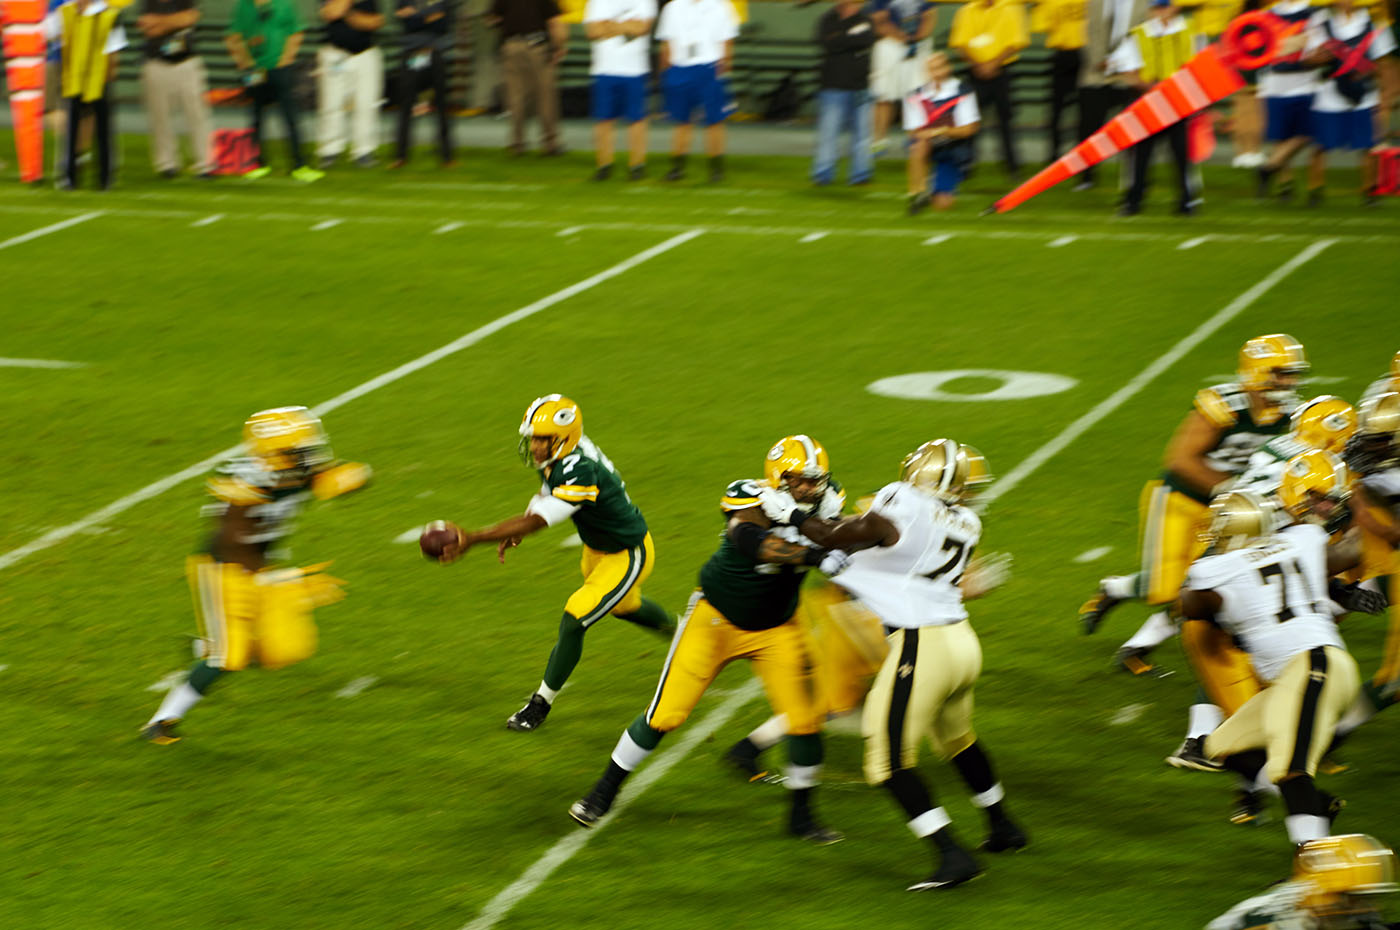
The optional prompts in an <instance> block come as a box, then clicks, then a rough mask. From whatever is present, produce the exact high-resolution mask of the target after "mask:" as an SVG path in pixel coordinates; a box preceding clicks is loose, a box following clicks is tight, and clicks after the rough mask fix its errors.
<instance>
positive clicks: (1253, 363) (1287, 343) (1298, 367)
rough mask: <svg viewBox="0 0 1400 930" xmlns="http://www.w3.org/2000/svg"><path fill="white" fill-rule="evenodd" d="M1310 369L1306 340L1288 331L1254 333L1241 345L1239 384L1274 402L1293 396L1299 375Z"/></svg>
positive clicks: (1281, 401) (1279, 402)
mask: <svg viewBox="0 0 1400 930" xmlns="http://www.w3.org/2000/svg"><path fill="white" fill-rule="evenodd" d="M1307 371H1308V359H1307V356H1306V355H1305V354H1304V352H1303V344H1302V343H1300V342H1299V341H1298V340H1297V339H1294V338H1293V337H1292V336H1290V335H1288V334H1287V333H1274V334H1272V335H1269V336H1255V337H1254V338H1253V339H1251V340H1249V341H1248V342H1246V343H1245V344H1244V346H1243V348H1241V349H1240V364H1239V379H1240V384H1241V385H1242V386H1243V387H1244V389H1245V390H1247V391H1251V392H1254V393H1257V394H1260V395H1262V396H1263V398H1264V399H1265V400H1267V401H1268V402H1269V403H1271V404H1281V403H1283V402H1285V401H1287V400H1289V399H1290V398H1292V396H1293V394H1294V392H1295V390H1296V389H1297V379H1298V378H1300V377H1302V376H1303V375H1305V374H1307Z"/></svg>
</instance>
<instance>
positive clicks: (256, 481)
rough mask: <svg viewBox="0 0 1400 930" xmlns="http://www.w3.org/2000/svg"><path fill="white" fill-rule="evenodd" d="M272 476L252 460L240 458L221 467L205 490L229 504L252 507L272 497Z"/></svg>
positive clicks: (210, 479)
mask: <svg viewBox="0 0 1400 930" xmlns="http://www.w3.org/2000/svg"><path fill="white" fill-rule="evenodd" d="M273 483H274V482H273V478H272V475H271V474H270V473H269V472H268V471H267V469H266V468H263V467H262V465H261V463H259V462H258V461H257V460H256V459H252V458H238V459H233V460H232V461H229V462H226V463H225V464H223V465H221V466H219V468H218V469H217V470H216V471H215V472H214V474H213V475H211V476H210V477H209V481H208V482H207V483H206V485H205V489H206V490H207V491H208V492H209V493H210V494H212V495H213V496H214V497H216V498H218V499H219V500H221V501H224V502H225V503H228V504H235V505H238V506H245V507H246V506H251V505H253V504H259V503H262V502H263V501H265V500H267V499H268V498H269V497H271V493H270V489H271V487H272V485H273Z"/></svg>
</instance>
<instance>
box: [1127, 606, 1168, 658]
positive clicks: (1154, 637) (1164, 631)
mask: <svg viewBox="0 0 1400 930" xmlns="http://www.w3.org/2000/svg"><path fill="white" fill-rule="evenodd" d="M1175 635H1176V624H1175V623H1173V622H1172V618H1171V617H1170V616H1168V615H1167V612H1166V611H1165V610H1159V611H1157V612H1156V613H1155V614H1153V615H1152V616H1150V617H1148V618H1147V622H1146V623H1144V624H1143V625H1142V626H1140V627H1138V631H1137V632H1136V633H1134V634H1133V635H1132V638H1131V639H1129V640H1128V641H1127V642H1126V643H1124V644H1123V648H1124V649H1155V648H1156V647H1158V646H1160V645H1162V643H1165V642H1166V641H1167V640H1169V639H1171V638H1172V637H1173V636H1175Z"/></svg>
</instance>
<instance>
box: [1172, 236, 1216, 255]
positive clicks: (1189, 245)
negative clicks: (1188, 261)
mask: <svg viewBox="0 0 1400 930" xmlns="http://www.w3.org/2000/svg"><path fill="white" fill-rule="evenodd" d="M1209 239H1210V236H1197V237H1196V238H1194V239H1187V240H1186V241H1185V242H1183V243H1182V244H1181V245H1179V246H1177V248H1178V249H1181V250H1183V251H1185V250H1186V249H1194V248H1195V247H1196V246H1198V245H1203V244H1204V243H1205V242H1206V241H1207V240H1209Z"/></svg>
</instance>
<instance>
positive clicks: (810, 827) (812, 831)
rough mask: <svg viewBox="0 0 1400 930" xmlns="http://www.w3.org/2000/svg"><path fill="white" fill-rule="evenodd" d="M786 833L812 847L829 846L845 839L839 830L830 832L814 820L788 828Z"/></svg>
mask: <svg viewBox="0 0 1400 930" xmlns="http://www.w3.org/2000/svg"><path fill="white" fill-rule="evenodd" d="M788 832H789V833H791V834H792V835H793V836H795V837H797V838H798V839H800V840H806V841H807V842H809V843H811V844H812V845H814V846H831V845H833V844H835V843H839V842H841V841H842V840H844V839H845V838H846V834H844V833H842V832H841V831H840V830H832V829H830V828H828V827H824V826H822V825H821V824H819V823H817V822H816V821H815V820H813V821H809V822H807V823H805V824H800V825H795V826H792V827H789V828H788Z"/></svg>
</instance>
